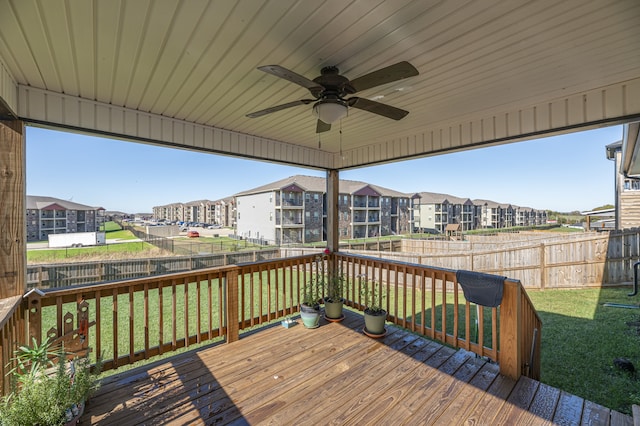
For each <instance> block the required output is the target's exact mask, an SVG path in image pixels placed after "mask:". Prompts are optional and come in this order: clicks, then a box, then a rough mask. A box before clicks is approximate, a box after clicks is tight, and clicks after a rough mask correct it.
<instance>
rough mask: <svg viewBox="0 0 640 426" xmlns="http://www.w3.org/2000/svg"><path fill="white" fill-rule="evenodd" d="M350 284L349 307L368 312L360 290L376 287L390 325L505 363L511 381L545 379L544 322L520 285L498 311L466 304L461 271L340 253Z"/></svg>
mask: <svg viewBox="0 0 640 426" xmlns="http://www.w3.org/2000/svg"><path fill="white" fill-rule="evenodd" d="M335 261H336V265H337V266H336V268H337V270H338V271H340V273H342V274H343V275H344V277H345V278H346V282H347V291H346V296H347V305H348V306H351V307H353V308H355V309H359V310H363V309H364V307H365V306H364V305H363V300H362V296H361V292H360V288H361V287H362V286H363V285H368V286H374V285H375V286H376V287H377V291H376V294H377V296H378V304H379V305H382V306H383V307H384V308H385V310H386V311H387V320H389V321H391V322H393V323H394V324H397V325H400V326H402V327H404V328H407V329H409V330H411V331H413V332H416V333H419V334H421V335H424V336H426V337H429V338H431V339H434V340H438V341H441V342H444V343H447V344H448V345H451V346H453V347H456V348H462V349H465V350H467V351H470V352H473V353H475V354H477V355H479V356H482V357H486V358H488V359H490V360H492V361H494V362H498V363H499V364H500V369H501V372H502V373H503V374H505V375H508V376H510V377H515V378H517V377H519V376H520V375H521V374H525V375H527V376H529V377H532V378H535V379H539V377H540V362H539V359H540V337H541V331H542V322H541V320H540V317H539V316H538V314H537V313H536V311H535V309H534V307H533V304H532V303H531V301H530V299H529V297H528V296H527V294H526V292H525V291H524V289H523V287H522V285H521V283H520V282H519V281H515V280H510V279H506V280H505V281H504V289H503V300H502V304H501V305H500V306H499V307H497V308H487V307H480V306H476V305H472V304H471V303H469V302H468V301H466V300H464V297H463V295H462V293H461V289H460V286H459V284H458V282H457V280H456V271H455V270H451V269H444V268H433V267H427V266H424V265H417V264H411V263H403V262H394V261H389V260H384V259H378V258H372V257H364V256H356V255H347V254H336V255H335Z"/></svg>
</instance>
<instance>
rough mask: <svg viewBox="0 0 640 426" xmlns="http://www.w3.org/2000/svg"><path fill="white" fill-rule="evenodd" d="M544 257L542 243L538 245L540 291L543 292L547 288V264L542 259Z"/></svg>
mask: <svg viewBox="0 0 640 426" xmlns="http://www.w3.org/2000/svg"><path fill="white" fill-rule="evenodd" d="M544 255H545V245H544V243H541V244H540V290H544V289H545V287H546V286H547V283H546V281H547V264H546V260H545V258H544Z"/></svg>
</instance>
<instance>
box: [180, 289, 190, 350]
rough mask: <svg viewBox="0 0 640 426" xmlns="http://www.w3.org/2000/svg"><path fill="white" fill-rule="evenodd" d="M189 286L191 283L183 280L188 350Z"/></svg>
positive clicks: (185, 338) (186, 344)
mask: <svg viewBox="0 0 640 426" xmlns="http://www.w3.org/2000/svg"><path fill="white" fill-rule="evenodd" d="M189 284H190V281H189V279H188V278H186V277H185V278H183V279H182V288H183V289H184V290H183V292H182V295H183V298H184V305H183V306H184V307H183V308H182V309H183V312H184V347H185V348H186V347H187V346H189V312H190V310H189Z"/></svg>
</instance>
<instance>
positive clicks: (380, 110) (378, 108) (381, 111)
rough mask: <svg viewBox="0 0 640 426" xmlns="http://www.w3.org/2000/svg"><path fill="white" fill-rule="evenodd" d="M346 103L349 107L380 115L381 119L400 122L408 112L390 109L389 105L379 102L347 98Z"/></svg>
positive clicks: (394, 108)
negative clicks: (385, 118) (347, 102)
mask: <svg viewBox="0 0 640 426" xmlns="http://www.w3.org/2000/svg"><path fill="white" fill-rule="evenodd" d="M348 101H349V106H352V107H354V108H358V109H361V110H363V111H368V112H372V113H374V114H378V115H382V116H383V117H387V118H391V119H393V120H400V119H402V118H404V117H405V116H406V115H407V114H409V111H405V110H403V109H400V108H396V107H392V106H391V105H386V104H381V103H380V102H376V101H372V100H369V99H366V98H349V100H348Z"/></svg>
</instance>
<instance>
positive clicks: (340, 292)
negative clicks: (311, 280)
mask: <svg viewBox="0 0 640 426" xmlns="http://www.w3.org/2000/svg"><path fill="white" fill-rule="evenodd" d="M325 287H326V295H325V297H324V301H325V302H329V303H331V302H344V290H345V279H344V275H343V274H342V273H341V272H338V271H335V272H334V273H329V274H327V276H326V278H325Z"/></svg>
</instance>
